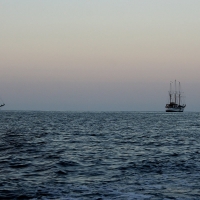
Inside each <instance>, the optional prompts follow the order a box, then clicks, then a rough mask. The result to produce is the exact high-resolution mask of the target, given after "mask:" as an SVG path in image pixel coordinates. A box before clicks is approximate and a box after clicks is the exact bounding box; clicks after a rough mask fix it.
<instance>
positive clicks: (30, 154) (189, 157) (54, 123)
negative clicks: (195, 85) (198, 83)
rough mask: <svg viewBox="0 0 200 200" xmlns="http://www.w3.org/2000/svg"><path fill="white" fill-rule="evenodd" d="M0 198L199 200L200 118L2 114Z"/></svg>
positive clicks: (137, 114) (185, 115)
mask: <svg viewBox="0 0 200 200" xmlns="http://www.w3.org/2000/svg"><path fill="white" fill-rule="evenodd" d="M0 199H34V200H36V199H61V200H64V199H66V200H86V199H95V200H101V199H102V200H107V199H108V200H109V199H115V200H132V199H138V200H140V199H141V200H142V199H145V200H146V199H152V200H161V199H164V200H168V199H177V200H186V199H187V200H189V199H200V113H190V112H184V113H165V112H159V113H158V112H157V113H156V112H152V113H150V112H149V113H148V112H146V113H145V112H141V113H140V112H99V113H89V112H82V113H81V112H80V113H79V112H13V111H9V112H8V111H1V112H0Z"/></svg>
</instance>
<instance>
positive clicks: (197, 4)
mask: <svg viewBox="0 0 200 200" xmlns="http://www.w3.org/2000/svg"><path fill="white" fill-rule="evenodd" d="M199 8H200V1H198V0H192V1H186V0H177V1H172V0H168V1H156V0H152V1H148V0H144V1H128V0H123V1H122V0H110V1H105V0H102V1H97V0H94V1H80V0H73V1H64V0H58V1H50V0H48V1H47V0H43V1H39V0H35V1H27V0H26V1H25V0H19V1H17V2H16V1H12V0H4V1H3V0H1V1H0V19H1V28H2V31H1V32H0V37H1V38H2V40H1V48H0V60H1V73H0V89H1V91H3V94H2V92H1V91H0V94H1V95H3V96H6V100H7V101H10V102H9V103H10V107H9V106H8V109H9V108H10V109H31V108H34V109H43V108H44V109H45V110H46V109H47V110H48V109H49V110H51V108H52V106H53V105H55V108H54V109H57V110H95V109H96V110H109V108H110V110H118V109H119V110H143V109H145V110H148V109H149V110H160V109H163V108H162V107H159V108H157V107H156V104H154V103H152V102H155V101H156V99H159V97H158V96H156V93H157V92H160V91H161V90H163V91H164V93H162V92H161V94H162V96H163V95H165V97H164V101H165V100H166V96H167V94H166V93H167V90H168V84H169V81H171V80H174V79H175V78H177V79H178V80H180V81H181V82H182V83H184V84H183V88H185V87H186V89H187V85H190V86H191V85H192V86H195V87H196V88H195V90H197V91H199V89H198V84H197V83H199V77H198V76H199V75H198V74H199V72H200V68H199V63H200V62H199V61H200V58H199V52H200V51H199V48H200V39H199V35H200V26H199V24H200V13H199ZM192 83H194V84H192ZM157 84H160V85H162V87H158V86H155V85H157ZM5 85H6V88H7V89H8V90H9V91H8V90H7V89H6V91H5ZM152 87H153V88H154V89H155V87H157V89H156V91H157V92H155V94H154V91H153V92H152V91H151V90H152ZM163 87H164V88H163ZM188 89H189V87H188ZM30 90H31V91H30ZM17 91H19V94H18V92H17ZM98 91H99V92H98ZM138 91H141V93H143V94H141V93H140V92H138ZM188 92H191V91H187V94H188ZM63 93H65V95H64V94H63ZM130 93H132V94H130ZM133 93H134V94H133ZM144 93H146V96H145V95H144ZM151 93H153V94H154V95H153V96H152V97H151V98H150V99H151V101H152V102H151V103H150V102H147V98H148V95H150V94H151ZM199 93H200V92H199ZM39 94H40V97H41V98H40V97H39ZM100 94H101V95H100ZM135 94H137V95H135ZM27 96H28V97H27ZM69 96H70V97H69ZM121 96H124V98H125V99H127V100H124V99H123V98H122V97H121ZM22 97H23V99H24V100H23V99H21V98H22ZM10 98H12V99H16V102H13V101H11V100H10ZM196 98H200V97H199V96H196ZM17 99H18V100H17ZM31 99H32V100H31ZM49 99H51V100H49ZM69 99H70V100H69ZM116 99H118V100H116ZM25 100H26V102H28V103H27V105H26V102H25ZM145 100H146V101H145ZM20 101H22V102H23V105H21V104H20V103H19V102H20ZM47 101H49V104H48V103H47ZM113 101H116V102H117V103H116V104H115V103H113ZM36 102H37V103H36ZM74 102H76V103H74ZM83 102H84V103H83ZM131 102H133V103H131ZM140 103H141V104H142V105H140ZM157 103H158V105H159V103H160V106H161V104H163V105H164V103H166V102H163V97H161V98H160V100H158V102H157ZM191 103H192V101H191ZM145 104H146V107H145V106H144V105H145ZM47 105H48V106H47ZM59 105H60V106H59ZM92 105H93V106H92ZM42 106H43V107H42ZM90 106H91V107H90ZM191 110H192V109H191ZM199 110H200V107H199Z"/></svg>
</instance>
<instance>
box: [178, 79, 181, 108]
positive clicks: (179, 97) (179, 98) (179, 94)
mask: <svg viewBox="0 0 200 200" xmlns="http://www.w3.org/2000/svg"><path fill="white" fill-rule="evenodd" d="M178 100H179V102H178V103H179V106H180V104H181V83H180V82H179V93H178Z"/></svg>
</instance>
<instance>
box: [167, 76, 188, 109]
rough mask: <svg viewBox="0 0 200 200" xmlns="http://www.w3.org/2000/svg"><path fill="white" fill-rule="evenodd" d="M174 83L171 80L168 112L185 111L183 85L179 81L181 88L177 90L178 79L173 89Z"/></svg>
mask: <svg viewBox="0 0 200 200" xmlns="http://www.w3.org/2000/svg"><path fill="white" fill-rule="evenodd" d="M172 83H173V82H170V91H169V104H166V106H165V109H166V112H183V111H184V108H185V107H186V104H182V102H181V97H182V96H181V85H180V82H179V89H178V91H177V90H176V80H175V82H174V87H175V89H174V91H173V90H172Z"/></svg>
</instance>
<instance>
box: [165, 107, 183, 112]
mask: <svg viewBox="0 0 200 200" xmlns="http://www.w3.org/2000/svg"><path fill="white" fill-rule="evenodd" d="M183 111H184V108H183V107H179V108H166V112H183Z"/></svg>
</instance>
